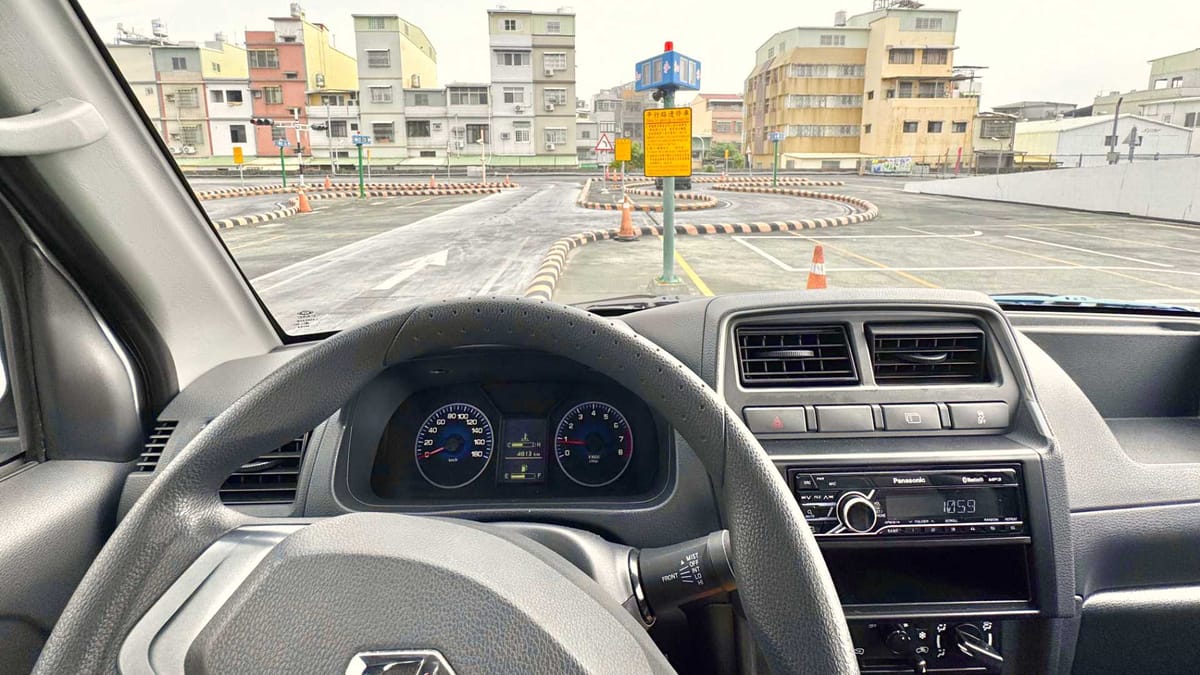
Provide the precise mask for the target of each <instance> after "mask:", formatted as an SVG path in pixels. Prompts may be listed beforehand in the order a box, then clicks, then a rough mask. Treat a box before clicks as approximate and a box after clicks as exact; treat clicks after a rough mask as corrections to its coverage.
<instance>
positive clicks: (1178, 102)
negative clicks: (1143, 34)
mask: <svg viewBox="0 0 1200 675" xmlns="http://www.w3.org/2000/svg"><path fill="white" fill-rule="evenodd" d="M1118 99H1124V100H1122V101H1121V114H1122V115H1123V114H1125V113H1132V114H1135V115H1140V116H1142V117H1148V118H1150V119H1154V120H1158V121H1159V122H1165V123H1167V124H1175V125H1179V126H1184V127H1187V128H1189V129H1196V128H1200V49H1193V50H1191V51H1186V52H1182V53H1179V54H1171V55H1170V56H1162V57H1159V58H1157V59H1153V60H1151V61H1150V76H1149V78H1147V81H1146V87H1145V88H1144V89H1135V90H1133V91H1128V92H1125V93H1120V92H1115V91H1114V92H1110V93H1108V94H1105V95H1103V96H1097V97H1096V100H1095V101H1094V102H1093V104H1092V114H1093V115H1097V116H1100V115H1109V116H1111V115H1112V114H1113V113H1114V112H1116V109H1117V100H1118ZM1192 135H1193V139H1192V147H1191V150H1190V152H1192V153H1197V154H1200V133H1197V134H1192Z"/></svg>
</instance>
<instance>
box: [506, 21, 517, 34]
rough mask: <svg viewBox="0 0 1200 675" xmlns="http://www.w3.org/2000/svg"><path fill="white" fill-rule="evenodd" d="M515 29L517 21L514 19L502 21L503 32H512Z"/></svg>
mask: <svg viewBox="0 0 1200 675" xmlns="http://www.w3.org/2000/svg"><path fill="white" fill-rule="evenodd" d="M516 29H517V20H516V19H505V20H504V30H506V31H514V30H516Z"/></svg>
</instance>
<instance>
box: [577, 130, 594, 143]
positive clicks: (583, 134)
mask: <svg viewBox="0 0 1200 675" xmlns="http://www.w3.org/2000/svg"><path fill="white" fill-rule="evenodd" d="M579 137H580V138H582V139H583V140H585V141H590V140H591V139H592V130H591V129H580V130H579Z"/></svg>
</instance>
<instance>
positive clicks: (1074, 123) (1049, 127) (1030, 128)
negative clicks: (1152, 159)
mask: <svg viewBox="0 0 1200 675" xmlns="http://www.w3.org/2000/svg"><path fill="white" fill-rule="evenodd" d="M1121 119H1136V120H1141V121H1143V122H1146V123H1148V124H1158V125H1162V126H1165V127H1173V128H1176V129H1182V130H1184V131H1191V129H1188V128H1187V127H1182V126H1179V125H1178V124H1171V123H1169V122H1163V121H1162V120H1156V119H1152V118H1150V117H1143V116H1141V115H1121ZM1094 124H1109V125H1111V124H1112V116H1111V115H1100V116H1096V117H1064V118H1063V119H1061V120H1038V121H1033V122H1017V133H1018V134H1021V133H1027V134H1034V133H1045V132H1053V131H1071V130H1072V129H1082V128H1083V127H1090V126H1092V125H1094Z"/></svg>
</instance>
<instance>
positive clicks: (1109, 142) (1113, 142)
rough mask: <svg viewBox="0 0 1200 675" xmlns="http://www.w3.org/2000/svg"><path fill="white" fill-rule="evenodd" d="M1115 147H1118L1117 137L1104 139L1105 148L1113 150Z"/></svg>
mask: <svg viewBox="0 0 1200 675" xmlns="http://www.w3.org/2000/svg"><path fill="white" fill-rule="evenodd" d="M1115 145H1118V141H1117V137H1116V136H1105V137H1104V146H1105V147H1108V148H1111V147H1113V146H1115Z"/></svg>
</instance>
